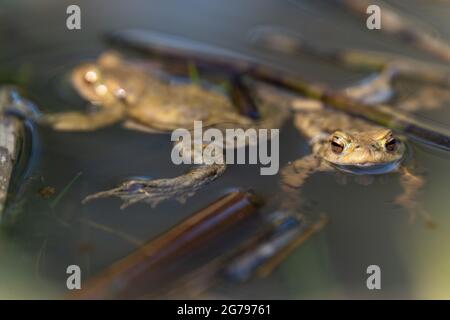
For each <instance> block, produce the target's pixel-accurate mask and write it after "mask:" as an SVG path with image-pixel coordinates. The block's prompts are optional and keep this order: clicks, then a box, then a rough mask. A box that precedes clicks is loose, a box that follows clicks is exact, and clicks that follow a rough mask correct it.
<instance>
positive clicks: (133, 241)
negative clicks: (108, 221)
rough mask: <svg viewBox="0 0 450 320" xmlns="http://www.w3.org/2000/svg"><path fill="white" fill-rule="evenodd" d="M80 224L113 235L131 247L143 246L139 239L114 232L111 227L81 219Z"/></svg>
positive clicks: (117, 231) (120, 232) (118, 231)
mask: <svg viewBox="0 0 450 320" xmlns="http://www.w3.org/2000/svg"><path fill="white" fill-rule="evenodd" d="M80 222H81V223H83V224H85V225H87V226H89V227H91V228H95V229H98V230H101V231H104V232H107V233H110V234H113V235H115V236H117V237H119V238H121V239H123V240H125V241H126V242H128V243H130V244H132V245H133V246H136V247H140V246H142V245H143V244H144V242H143V241H141V240H139V239H137V238H135V237H133V236H131V235H129V234H127V233H125V232H122V231H120V230H116V229H114V228H111V227H109V226H106V225H104V224H101V223H98V222H95V221H92V220H90V219H87V218H81V219H80Z"/></svg>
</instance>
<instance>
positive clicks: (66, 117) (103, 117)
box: [40, 104, 125, 131]
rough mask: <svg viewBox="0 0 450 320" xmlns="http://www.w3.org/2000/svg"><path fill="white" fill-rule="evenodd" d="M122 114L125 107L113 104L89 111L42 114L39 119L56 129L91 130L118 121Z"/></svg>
mask: <svg viewBox="0 0 450 320" xmlns="http://www.w3.org/2000/svg"><path fill="white" fill-rule="evenodd" d="M124 115H125V108H124V107H123V106H122V105H121V104H115V105H111V106H109V107H104V108H102V109H100V110H98V111H94V112H91V113H88V112H86V113H84V112H76V111H73V112H60V113H55V114H49V115H44V116H42V118H41V119H40V121H41V123H43V124H44V125H49V126H51V127H52V128H53V129H54V130H58V131H93V130H97V129H99V128H103V127H106V126H109V125H112V124H114V123H116V122H118V121H120V120H121V119H123V117H124Z"/></svg>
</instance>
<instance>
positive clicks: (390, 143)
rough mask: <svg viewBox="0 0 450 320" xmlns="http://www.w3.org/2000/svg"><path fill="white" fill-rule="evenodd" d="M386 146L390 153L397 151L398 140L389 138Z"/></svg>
mask: <svg viewBox="0 0 450 320" xmlns="http://www.w3.org/2000/svg"><path fill="white" fill-rule="evenodd" d="M384 146H385V148H386V150H387V151H389V152H392V151H395V149H397V140H396V139H395V138H389V139H388V140H387V141H386V143H385V145H384Z"/></svg>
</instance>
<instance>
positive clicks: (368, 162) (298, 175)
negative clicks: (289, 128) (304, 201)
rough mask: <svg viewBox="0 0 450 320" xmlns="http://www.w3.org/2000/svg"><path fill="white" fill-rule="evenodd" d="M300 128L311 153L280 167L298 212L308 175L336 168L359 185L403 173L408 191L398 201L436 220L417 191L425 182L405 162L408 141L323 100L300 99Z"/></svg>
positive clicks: (287, 199) (287, 203)
mask: <svg viewBox="0 0 450 320" xmlns="http://www.w3.org/2000/svg"><path fill="white" fill-rule="evenodd" d="M294 104H295V105H296V110H297V113H296V115H295V126H296V127H297V129H298V130H299V132H300V133H301V134H302V135H303V136H304V137H305V138H306V139H308V140H309V144H310V147H311V154H309V155H306V156H304V157H303V158H300V159H298V160H295V161H293V162H291V163H289V164H288V165H287V166H286V167H285V168H283V170H282V171H281V181H282V190H283V199H284V200H283V207H284V209H285V210H288V211H296V210H299V207H300V206H301V196H300V195H299V192H298V190H299V189H301V188H302V187H303V185H304V184H305V182H306V180H307V178H308V177H310V176H311V175H313V174H314V173H318V172H337V173H338V176H340V178H341V179H343V180H341V181H343V182H345V181H346V179H347V178H348V177H350V176H353V177H355V178H356V181H357V182H358V183H360V184H369V183H371V182H372V181H373V179H374V177H375V176H377V175H382V174H388V173H398V174H399V175H400V182H401V185H402V186H403V189H404V191H403V193H401V194H400V195H399V196H397V197H396V198H395V203H396V204H398V205H401V206H403V207H404V208H406V209H407V210H408V211H409V212H410V213H411V218H414V217H415V216H417V215H419V216H420V217H422V218H423V219H424V220H425V221H426V223H427V224H428V225H430V226H431V225H432V224H433V223H432V220H431V218H430V216H429V215H428V213H427V212H426V211H425V210H424V209H423V208H422V206H421V204H420V202H419V201H418V192H419V190H420V188H421V187H422V186H423V184H424V179H423V178H422V177H421V176H418V175H415V174H413V173H412V172H411V169H410V168H407V167H406V165H405V159H406V153H407V148H406V145H405V142H404V141H403V140H402V139H401V138H400V137H398V136H396V135H395V134H394V133H393V132H392V131H391V130H389V129H386V128H383V127H379V126H376V125H373V124H371V123H369V122H367V121H365V120H363V119H359V118H355V117H352V116H349V115H347V114H344V113H342V112H339V111H335V110H330V109H327V108H326V107H325V106H323V105H321V104H320V103H317V102H316V103H311V102H307V101H306V100H305V101H301V100H298V101H297V102H296V103H295V102H294Z"/></svg>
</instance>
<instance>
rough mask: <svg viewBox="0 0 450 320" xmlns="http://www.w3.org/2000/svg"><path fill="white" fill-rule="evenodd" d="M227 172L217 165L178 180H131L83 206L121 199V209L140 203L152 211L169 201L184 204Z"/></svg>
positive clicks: (202, 167)
mask: <svg viewBox="0 0 450 320" xmlns="http://www.w3.org/2000/svg"><path fill="white" fill-rule="evenodd" d="M224 171H225V165H220V164H214V165H208V166H200V167H198V168H194V169H192V170H190V171H188V172H187V173H185V174H183V175H181V176H178V177H175V178H168V179H156V180H152V179H139V180H129V181H126V182H124V183H122V184H121V185H119V186H118V187H116V188H113V189H110V190H106V191H101V192H98V193H95V194H92V195H89V196H87V197H86V198H84V200H83V201H82V202H83V203H87V202H89V201H91V200H94V199H99V198H107V197H118V198H120V199H122V201H123V204H122V205H121V207H120V208H121V209H125V208H126V207H128V206H130V205H132V204H135V203H137V202H141V201H142V202H146V203H148V204H150V205H151V206H152V208H154V207H156V206H157V205H158V204H159V203H160V202H162V201H165V200H170V199H175V200H177V201H178V202H180V203H185V202H186V200H187V199H188V198H189V197H191V196H193V195H194V194H195V192H196V191H197V190H198V189H200V188H201V187H203V186H204V185H205V184H207V183H209V182H212V181H214V180H215V179H217V178H218V177H219V176H221V175H222V174H223V172H224Z"/></svg>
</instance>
